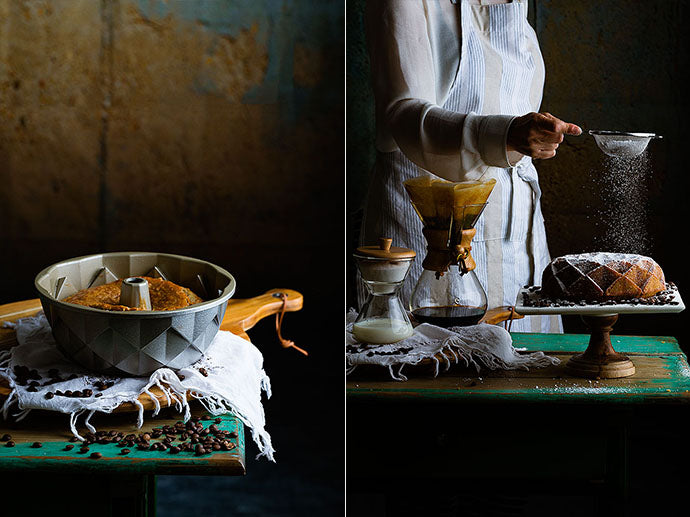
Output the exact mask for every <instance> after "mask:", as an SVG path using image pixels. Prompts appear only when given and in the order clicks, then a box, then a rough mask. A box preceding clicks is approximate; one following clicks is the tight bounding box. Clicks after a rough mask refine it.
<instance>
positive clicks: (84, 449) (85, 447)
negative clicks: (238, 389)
mask: <svg viewBox="0 0 690 517" xmlns="http://www.w3.org/2000/svg"><path fill="white" fill-rule="evenodd" d="M79 452H82V453H84V452H89V448H88V447H87V446H86V445H84V446H83V447H82V448H81V449H79Z"/></svg>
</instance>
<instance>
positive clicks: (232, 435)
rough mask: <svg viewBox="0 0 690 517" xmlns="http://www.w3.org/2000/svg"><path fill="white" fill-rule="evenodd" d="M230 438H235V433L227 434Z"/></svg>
mask: <svg viewBox="0 0 690 517" xmlns="http://www.w3.org/2000/svg"><path fill="white" fill-rule="evenodd" d="M228 436H229V437H230V438H237V431H232V432H230V433H229V434H228Z"/></svg>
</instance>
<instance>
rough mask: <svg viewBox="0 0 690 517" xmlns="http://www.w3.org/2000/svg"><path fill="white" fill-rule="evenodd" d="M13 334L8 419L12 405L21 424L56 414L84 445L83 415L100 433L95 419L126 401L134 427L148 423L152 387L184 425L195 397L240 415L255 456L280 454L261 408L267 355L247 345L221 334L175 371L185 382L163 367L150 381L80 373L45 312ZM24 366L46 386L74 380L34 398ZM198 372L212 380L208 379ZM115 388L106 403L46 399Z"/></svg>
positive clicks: (5, 370)
mask: <svg viewBox="0 0 690 517" xmlns="http://www.w3.org/2000/svg"><path fill="white" fill-rule="evenodd" d="M5 326H6V327H14V328H15V330H16V332H17V342H18V345H17V346H15V347H13V348H12V349H10V350H4V351H1V352H0V376H2V377H4V378H6V379H7V380H8V381H9V384H10V388H11V389H12V392H11V393H10V395H9V397H8V398H7V400H6V401H5V403H4V404H3V406H2V408H1V411H2V414H3V416H4V417H5V418H7V416H8V413H9V411H10V408H11V406H12V405H13V404H14V403H15V402H16V403H17V406H18V407H19V409H20V411H19V413H17V414H14V415H12V416H14V417H15V418H16V419H17V420H21V419H22V418H24V417H25V416H26V415H27V414H28V413H29V412H30V411H31V410H32V409H45V410H49V411H58V412H61V413H67V414H69V415H70V429H71V431H72V433H73V434H74V435H75V436H76V437H78V438H80V439H83V437H81V436H80V435H79V433H78V432H77V419H78V418H79V417H80V416H81V415H84V414H86V419H85V421H84V424H85V425H86V427H87V428H88V429H89V430H90V431H91V432H96V429H95V428H94V427H93V425H91V423H90V422H89V421H90V419H91V417H92V416H93V414H94V413H95V412H97V411H98V412H101V413H111V412H112V411H113V410H114V409H115V408H117V407H118V406H120V405H121V404H122V403H124V402H131V403H134V404H136V405H137V406H138V407H139V414H138V418H137V426H138V427H141V426H142V425H143V423H144V407H143V406H142V404H141V403H140V402H139V400H138V398H139V396H140V395H142V394H144V393H149V389H150V388H151V387H153V386H157V387H158V388H160V389H161V390H162V391H163V393H165V395H166V397H167V398H168V401H172V402H173V403H174V407H175V408H176V409H177V410H178V411H179V412H180V413H183V415H184V416H183V418H184V421H185V422H187V420H189V418H190V416H191V414H190V409H189V403H188V401H187V394H191V395H192V396H193V397H194V398H196V399H197V400H198V401H199V402H200V403H201V404H202V405H203V406H204V407H205V408H206V410H207V411H208V412H209V413H210V414H212V415H220V414H223V413H227V412H228V411H230V412H232V413H233V414H234V415H236V416H237V417H238V418H239V419H240V420H241V421H242V423H244V424H245V425H246V426H247V427H249V428H250V429H251V433H252V438H253V439H254V442H255V443H256V445H257V446H258V448H259V454H258V456H257V458H258V457H260V456H265V457H266V458H268V459H269V460H271V461H275V460H274V458H273V454H274V452H275V450H274V449H273V446H272V444H271V437H270V435H269V434H268V432H267V431H266V429H265V425H266V418H265V415H264V409H263V406H262V404H261V392H262V391H265V392H266V396H267V397H268V398H270V396H271V384H270V380H269V378H268V376H267V375H266V372H264V370H263V356H262V355H261V352H260V351H259V350H258V349H257V348H256V347H255V346H254V345H253V344H252V343H250V342H249V341H247V340H246V339H242V338H241V337H239V336H236V335H234V334H232V333H231V332H226V331H222V330H221V331H219V332H218V334H217V335H216V337H215V339H214V340H213V342H212V343H211V345H210V346H209V348H208V350H207V351H206V354H205V357H204V358H202V359H201V360H199V361H197V362H196V363H194V364H193V365H192V366H189V367H187V368H183V369H181V370H178V372H177V373H179V374H181V375H182V376H183V377H184V379H183V380H180V378H179V377H178V376H177V374H176V373H175V372H174V371H173V370H171V369H169V368H160V369H158V370H156V371H155V372H153V373H152V374H151V376H150V377H108V376H104V375H98V374H96V373H92V372H88V371H86V370H85V369H84V368H82V367H81V366H79V365H77V364H75V363H73V362H71V361H70V360H68V359H67V358H65V356H64V355H63V354H62V352H60V351H59V350H58V348H57V346H56V344H55V340H54V339H53V335H52V333H51V329H50V325H49V324H48V321H47V320H46V318H45V315H43V314H42V313H41V314H39V315H38V316H36V317H31V318H22V319H20V320H18V321H17V323H16V324H7V323H6V324H5ZM15 365H20V366H26V367H28V368H29V369H35V370H37V371H38V373H39V374H40V375H41V377H42V378H43V380H44V381H45V380H48V379H49V376H48V371H49V370H50V369H57V370H58V371H59V373H60V377H61V378H63V379H66V378H67V377H68V376H70V375H71V374H75V375H76V376H77V377H76V378H74V379H72V380H64V381H62V382H57V383H54V384H50V385H48V386H41V387H39V389H38V391H37V392H30V391H27V387H28V386H19V385H17V384H16V380H17V379H16V377H15V375H14V371H13V369H14V366H15ZM199 368H203V369H204V370H205V372H206V373H207V376H204V375H203V374H202V373H201V372H200V370H199ZM99 380H104V381H109V382H113V381H114V385H113V386H112V387H111V388H108V389H106V390H103V391H96V390H95V389H94V390H93V391H94V395H95V394H96V393H102V394H103V395H102V396H101V397H98V398H96V397H93V396H92V397H89V398H72V397H64V396H55V397H53V398H51V399H46V398H45V395H46V393H47V392H49V391H50V392H55V391H56V390H60V391H62V392H63V393H64V392H65V391H67V390H70V391H83V390H84V389H93V386H94V383H95V382H97V381H99ZM152 400H153V401H154V403H155V404H156V408H155V410H154V411H153V414H152V416H155V415H157V414H158V412H159V410H160V404H159V403H158V401H157V399H156V398H155V397H154V396H152Z"/></svg>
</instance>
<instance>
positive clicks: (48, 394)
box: [46, 391, 55, 400]
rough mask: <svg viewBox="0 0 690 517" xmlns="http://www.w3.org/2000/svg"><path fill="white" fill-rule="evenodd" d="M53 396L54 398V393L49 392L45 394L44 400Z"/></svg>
mask: <svg viewBox="0 0 690 517" xmlns="http://www.w3.org/2000/svg"><path fill="white" fill-rule="evenodd" d="M54 396H55V393H53V392H52V391H49V392H48V393H46V398H47V399H48V400H50V399H52V398H53V397H54Z"/></svg>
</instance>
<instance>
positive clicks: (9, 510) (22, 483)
mask: <svg viewBox="0 0 690 517" xmlns="http://www.w3.org/2000/svg"><path fill="white" fill-rule="evenodd" d="M300 296H301V295H300ZM300 300H301V298H300ZM39 308H40V305H39V304H38V302H37V300H28V301H24V302H17V303H14V304H8V305H2V306H0V320H7V321H15V320H16V319H18V318H19V317H24V316H29V315H33V314H35V313H36V311H37V310H38V309H39ZM292 310H294V309H292ZM228 312H230V311H228ZM235 312H236V314H237V318H239V319H240V320H241V323H242V324H243V325H242V326H240V327H237V328H235V327H233V326H231V327H230V328H228V330H231V331H233V332H235V333H237V334H239V335H241V336H243V337H246V338H247V339H248V337H247V335H246V333H244V330H245V329H247V328H250V327H251V326H252V325H253V323H254V322H255V319H256V318H255V319H254V320H253V319H251V318H254V311H253V310H248V311H245V312H242V311H235ZM250 317H251V318H250ZM259 317H260V316H259ZM237 318H235V319H237ZM245 320H246V321H245ZM224 322H225V320H224ZM233 323H234V320H232V321H230V320H229V324H231V325H232V324H233ZM15 343H16V341H15V336H14V331H13V330H11V329H6V328H0V348H10V347H12V346H14V345H15ZM7 393H8V389H7V386H6V385H5V383H2V382H0V403H1V402H2V401H3V395H6V394H7ZM154 394H156V395H157V396H158V397H159V401H160V402H161V405H162V406H165V405H166V402H165V400H164V398H165V397H164V396H163V395H162V394H158V393H157V392H154ZM141 402H142V403H143V404H144V406H145V407H147V408H150V407H153V406H152V402H151V401H150V400H142V401H141ZM191 406H192V407H193V408H194V409H193V411H192V416H193V417H195V416H196V417H199V418H201V419H202V420H201V422H202V424H204V427H208V426H209V425H210V424H213V423H214V420H215V418H220V419H221V421H220V423H218V424H216V425H217V427H218V428H219V429H221V430H224V431H229V432H234V433H236V436H234V437H233V438H231V442H232V443H233V444H234V445H235V447H234V448H233V449H232V450H229V451H217V452H213V453H211V454H204V455H201V456H197V455H195V454H194V453H193V452H179V453H177V454H173V453H171V452H170V449H167V450H165V451H150V450H139V449H138V448H137V446H136V445H135V446H133V447H127V448H128V449H129V450H130V453H129V454H126V455H125V454H122V452H121V451H122V448H121V447H118V446H117V445H116V444H113V443H109V444H98V443H93V444H90V445H89V451H88V452H87V453H80V452H79V448H80V443H79V442H76V443H71V442H69V441H68V440H69V438H70V437H71V433H70V430H69V416H68V415H62V414H56V413H51V412H46V411H33V412H31V413H29V415H28V416H27V417H26V418H25V419H24V420H21V421H20V422H15V421H13V419H11V418H8V419H7V420H2V419H1V418H0V437H1V436H3V435H4V434H9V435H11V437H12V441H13V442H15V446H14V447H7V443H6V442H5V441H0V481H1V483H2V490H3V493H4V494H12V495H13V497H9V498H7V497H6V498H4V500H3V509H2V512H0V513H2V515H39V514H40V515H43V514H50V513H52V514H56V515H66V514H74V515H76V514H77V512H83V510H84V509H85V508H88V509H89V511H90V512H93V513H95V514H96V515H104V516H107V515H113V516H120V515H122V516H125V515H126V516H128V517H138V516H152V515H155V476H156V475H159V474H202V475H203V474H216V475H218V474H220V475H243V474H244V473H245V440H244V427H243V425H242V423H241V421H239V419H237V418H236V417H234V416H232V415H230V414H226V415H223V416H221V417H213V419H210V418H209V419H207V418H206V417H207V415H206V412H205V411H204V410H203V408H202V407H201V406H200V405H199V404H198V403H196V402H195V401H193V402H191ZM123 408H124V409H125V411H122V412H115V413H113V414H110V415H105V414H96V415H94V417H93V418H92V424H93V425H94V426H95V427H96V429H97V430H99V431H101V430H108V431H110V430H114V431H117V432H122V433H123V434H124V435H127V434H136V435H138V434H140V433H144V432H151V431H152V429H153V428H154V427H162V426H164V425H170V426H173V425H174V424H175V423H176V422H177V421H180V420H181V418H182V416H181V415H180V414H179V413H176V412H175V411H174V410H173V409H171V408H164V409H163V410H161V413H160V414H159V415H158V416H157V417H156V418H152V417H151V411H150V410H147V411H146V415H145V421H144V426H143V428H142V429H138V428H137V427H136V420H137V413H136V412H132V411H127V410H126V409H136V406H134V405H130V407H129V408H126V407H123ZM10 413H12V411H10ZM81 421H82V422H83V419H82V420H81ZM85 431H86V429H84V428H80V432H82V433H83V432H85ZM162 438H163V436H161V437H160V438H159V439H152V440H151V442H150V443H152V444H153V443H155V442H158V441H160V440H161V439H162ZM177 438H178V439H177V440H176V441H175V442H174V443H179V437H177ZM35 442H40V444H41V447H39V448H34V447H32V444H33V443H35ZM68 445H72V446H73V448H72V449H71V450H67V449H66V446H68ZM92 453H99V454H100V456H101V457H100V458H98V459H94V458H92V457H91V454H92ZM36 495H39V496H40V497H36Z"/></svg>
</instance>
